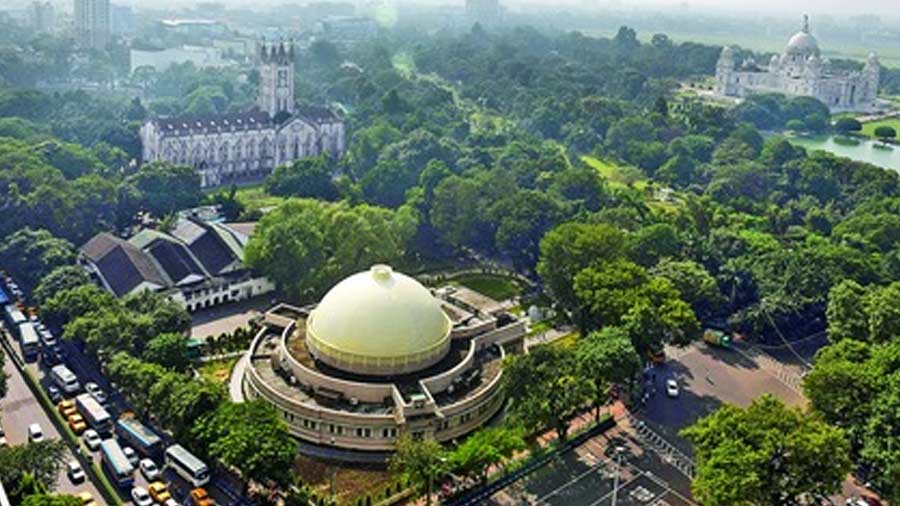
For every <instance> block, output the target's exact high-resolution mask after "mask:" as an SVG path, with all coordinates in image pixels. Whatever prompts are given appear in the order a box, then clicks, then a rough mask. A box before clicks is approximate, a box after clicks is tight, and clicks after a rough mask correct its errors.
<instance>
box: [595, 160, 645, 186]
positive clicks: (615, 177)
mask: <svg viewBox="0 0 900 506" xmlns="http://www.w3.org/2000/svg"><path fill="white" fill-rule="evenodd" d="M581 160H582V161H583V162H584V163H586V164H588V165H589V166H590V167H593V168H594V169H596V170H597V172H599V173H600V175H601V176H603V177H604V178H606V180H607V181H609V183H610V185H612V186H620V187H622V186H634V188H636V189H638V190H640V189H642V188H643V187H644V186H646V184H647V178H646V177H644V174H643V173H642V172H641V171H640V169H638V168H636V167H631V166H628V165H618V164H616V163H613V162H608V161H606V160H601V159H599V158H595V157H593V156H588V155H585V156H582V157H581Z"/></svg>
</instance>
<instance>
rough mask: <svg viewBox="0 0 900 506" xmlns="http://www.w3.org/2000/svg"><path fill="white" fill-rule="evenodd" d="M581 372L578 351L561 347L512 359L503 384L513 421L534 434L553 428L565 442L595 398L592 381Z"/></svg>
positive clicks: (536, 349) (510, 358)
mask: <svg viewBox="0 0 900 506" xmlns="http://www.w3.org/2000/svg"><path fill="white" fill-rule="evenodd" d="M577 371H578V368H577V361H576V358H575V353H574V351H572V350H571V349H569V348H564V347H561V346H553V345H547V346H537V347H534V348H531V350H529V353H528V354H527V355H516V356H511V357H509V358H508V359H507V360H506V364H505V365H504V369H503V380H502V381H503V389H504V392H505V393H506V397H507V398H508V399H509V401H510V414H511V415H512V417H513V419H514V420H516V421H517V422H520V423H521V424H522V425H523V426H524V427H525V428H526V429H527V430H529V431H533V432H536V431H539V430H542V429H549V428H552V429H554V430H555V431H556V434H557V436H558V437H559V438H561V439H564V438H565V437H566V435H567V433H568V430H569V420H571V418H572V417H573V416H575V415H576V414H577V413H578V412H579V411H580V410H581V409H582V407H583V406H584V404H585V403H587V402H588V401H589V400H590V396H591V394H592V385H591V384H590V381H588V380H586V379H584V378H582V377H581V376H580V375H579V374H578V372H577Z"/></svg>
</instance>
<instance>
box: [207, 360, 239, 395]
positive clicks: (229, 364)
mask: <svg viewBox="0 0 900 506" xmlns="http://www.w3.org/2000/svg"><path fill="white" fill-rule="evenodd" d="M239 358H240V357H232V358H225V359H222V360H213V361H212V362H206V363H204V364H203V365H202V366H200V376H203V378H204V379H207V380H209V381H211V382H213V383H218V384H220V385H222V386H223V388H224V386H225V385H227V384H228V378H229V377H231V369H232V368H234V364H236V363H237V361H238V359H239Z"/></svg>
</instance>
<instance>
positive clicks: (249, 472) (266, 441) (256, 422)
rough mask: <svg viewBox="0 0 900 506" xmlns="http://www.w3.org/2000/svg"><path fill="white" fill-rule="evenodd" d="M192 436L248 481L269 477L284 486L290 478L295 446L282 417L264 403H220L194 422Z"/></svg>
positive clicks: (212, 454) (287, 484) (265, 480)
mask: <svg viewBox="0 0 900 506" xmlns="http://www.w3.org/2000/svg"><path fill="white" fill-rule="evenodd" d="M192 435H193V437H194V439H195V440H196V441H197V443H198V446H199V447H202V448H204V449H205V450H206V451H207V452H208V455H210V456H213V457H216V458H217V459H219V460H220V461H221V462H222V463H224V464H225V465H228V466H233V467H235V468H236V469H238V470H240V472H241V474H242V475H243V476H244V478H246V479H248V480H253V481H256V482H258V483H266V482H267V481H269V480H272V481H274V482H275V483H277V484H278V485H279V486H280V487H283V488H286V487H288V486H289V485H291V483H292V481H293V480H292V473H291V471H292V468H293V464H294V460H295V459H296V458H297V447H296V444H295V443H294V442H293V439H292V438H291V435H290V434H289V433H288V428H287V424H286V423H285V421H284V419H283V418H282V417H281V415H280V414H279V413H278V412H277V411H276V410H275V408H273V407H272V406H271V405H270V404H268V403H267V402H264V401H252V402H243V403H232V402H225V403H222V404H221V405H220V406H219V408H218V409H216V410H215V411H213V412H212V413H209V414H207V415H206V416H204V417H203V418H200V419H199V420H198V421H197V422H196V424H195V425H194V428H193V430H192Z"/></svg>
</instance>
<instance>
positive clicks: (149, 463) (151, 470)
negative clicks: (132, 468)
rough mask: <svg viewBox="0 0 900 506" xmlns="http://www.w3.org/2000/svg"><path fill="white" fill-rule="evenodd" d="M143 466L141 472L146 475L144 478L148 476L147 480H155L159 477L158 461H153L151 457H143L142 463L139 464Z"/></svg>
mask: <svg viewBox="0 0 900 506" xmlns="http://www.w3.org/2000/svg"><path fill="white" fill-rule="evenodd" d="M138 467H140V468H141V474H143V475H144V478H147V481H150V482H153V481H156V480H158V479H159V476H160V474H161V473H160V472H159V468H158V467H156V462H153V460H151V459H141V463H140V465H139V466H138Z"/></svg>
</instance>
